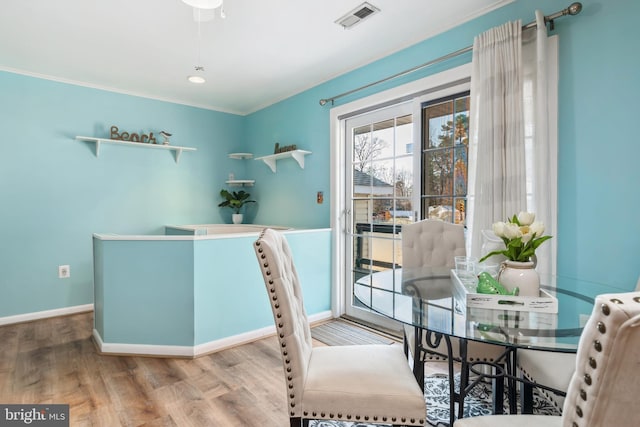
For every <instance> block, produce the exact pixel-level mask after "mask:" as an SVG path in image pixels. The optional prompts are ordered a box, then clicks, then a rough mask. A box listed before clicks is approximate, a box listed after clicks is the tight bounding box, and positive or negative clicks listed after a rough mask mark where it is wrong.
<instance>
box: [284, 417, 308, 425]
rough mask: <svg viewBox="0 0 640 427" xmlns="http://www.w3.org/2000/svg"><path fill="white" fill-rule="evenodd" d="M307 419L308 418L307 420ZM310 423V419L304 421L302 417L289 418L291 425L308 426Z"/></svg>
mask: <svg viewBox="0 0 640 427" xmlns="http://www.w3.org/2000/svg"><path fill="white" fill-rule="evenodd" d="M305 421H306V420H305ZM308 424H309V422H308V421H306V422H304V421H303V420H302V418H293V417H292V418H289V425H290V426H291V427H306V426H307V425H308Z"/></svg>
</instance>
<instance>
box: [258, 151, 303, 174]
mask: <svg viewBox="0 0 640 427" xmlns="http://www.w3.org/2000/svg"><path fill="white" fill-rule="evenodd" d="M307 154H311V151H305V150H292V151H285V152H283V153H278V154H270V155H268V156H262V157H256V160H262V161H263V162H265V164H266V165H267V166H269V168H271V171H272V172H273V173H276V162H277V161H278V160H280V159H287V158H289V157H291V158H293V159H294V160H295V161H296V162H298V165H299V166H300V168H301V169H304V156H306V155H307Z"/></svg>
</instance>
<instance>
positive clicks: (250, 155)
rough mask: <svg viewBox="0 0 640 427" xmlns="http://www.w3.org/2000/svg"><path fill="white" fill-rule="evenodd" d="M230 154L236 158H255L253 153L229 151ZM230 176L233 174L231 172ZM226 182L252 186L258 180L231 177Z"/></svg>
mask: <svg viewBox="0 0 640 427" xmlns="http://www.w3.org/2000/svg"><path fill="white" fill-rule="evenodd" d="M228 155H229V158H230V159H235V160H246V159H253V153H229V154H228ZM229 176H230V177H231V174H229ZM225 182H226V183H227V185H235V186H241V187H251V186H253V184H255V183H256V180H255V179H229V180H227V181H225Z"/></svg>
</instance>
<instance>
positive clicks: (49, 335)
mask: <svg viewBox="0 0 640 427" xmlns="http://www.w3.org/2000/svg"><path fill="white" fill-rule="evenodd" d="M92 322H93V319H92V314H91V313H84V314H77V315H73V316H67V317H60V318H54V319H47V320H39V321H35V322H29V323H22V324H17V325H7V326H2V327H0V403H3V404H7V403H35V404H40V403H42V404H47V403H66V404H69V405H70V420H71V423H70V425H71V426H74V427H75V426H108V427H116V426H167V427H168V426H179V427H183V426H225V427H226V426H243V427H244V426H260V427H282V426H286V425H288V418H287V411H286V396H285V393H284V390H285V384H284V376H283V374H282V362H281V359H280V354H279V353H278V351H277V350H278V348H277V341H276V338H275V337H270V338H265V339H262V340H259V341H256V342H254V343H251V344H246V345H242V346H238V347H235V348H232V349H228V350H225V351H221V352H218V353H214V354H211V355H207V356H201V357H199V358H197V359H173V358H150V357H130V356H104V355H99V354H98V353H97V351H96V348H95V346H94V344H93V342H92V340H91V330H92V324H93V323H92ZM319 345H322V344H319Z"/></svg>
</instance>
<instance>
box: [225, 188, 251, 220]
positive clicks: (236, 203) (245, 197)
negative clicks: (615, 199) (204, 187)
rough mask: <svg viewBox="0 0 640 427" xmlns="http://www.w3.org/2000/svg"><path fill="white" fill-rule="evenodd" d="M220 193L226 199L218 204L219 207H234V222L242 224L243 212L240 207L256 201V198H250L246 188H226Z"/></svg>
mask: <svg viewBox="0 0 640 427" xmlns="http://www.w3.org/2000/svg"><path fill="white" fill-rule="evenodd" d="M220 195H221V196H222V197H224V199H225V200H224V201H223V202H220V204H218V206H219V207H222V208H224V207H230V208H231V209H233V212H234V213H233V215H232V220H233V223H234V224H242V214H241V213H240V208H242V207H243V206H244V205H245V204H246V203H255V200H249V197H250V196H251V195H250V194H249V193H247V192H246V191H244V190H240V191H227V190H225V189H224V188H223V189H222V190H220Z"/></svg>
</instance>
